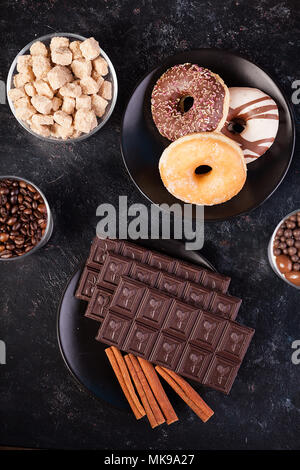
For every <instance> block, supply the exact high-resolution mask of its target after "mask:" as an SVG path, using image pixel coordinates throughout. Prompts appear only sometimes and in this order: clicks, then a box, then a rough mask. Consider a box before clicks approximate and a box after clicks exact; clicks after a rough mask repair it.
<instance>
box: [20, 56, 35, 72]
mask: <svg viewBox="0 0 300 470" xmlns="http://www.w3.org/2000/svg"><path fill="white" fill-rule="evenodd" d="M28 65H29V66H30V67H31V66H32V57H31V55H29V54H28V55H26V54H25V55H19V56H18V58H17V71H18V72H22V69H23V68H24V67H26V66H28Z"/></svg>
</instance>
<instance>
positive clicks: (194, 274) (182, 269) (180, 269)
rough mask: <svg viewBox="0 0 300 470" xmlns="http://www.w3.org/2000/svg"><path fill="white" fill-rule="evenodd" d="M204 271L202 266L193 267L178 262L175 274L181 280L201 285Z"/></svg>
mask: <svg viewBox="0 0 300 470" xmlns="http://www.w3.org/2000/svg"><path fill="white" fill-rule="evenodd" d="M204 271H205V270H204V269H202V268H201V267H200V266H192V265H190V264H186V263H184V262H182V261H176V265H175V269H174V273H175V274H176V276H178V277H179V278H181V279H184V280H186V281H191V282H195V283H199V282H200V279H201V278H202V277H203V274H204Z"/></svg>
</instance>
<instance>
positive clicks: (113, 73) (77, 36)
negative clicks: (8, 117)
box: [6, 32, 118, 144]
mask: <svg viewBox="0 0 300 470" xmlns="http://www.w3.org/2000/svg"><path fill="white" fill-rule="evenodd" d="M56 36H62V37H70V38H74V39H77V40H79V41H85V39H87V38H86V37H84V36H81V35H80V34H75V33H59V32H58V33H50V34H46V35H44V36H40V37H38V38H36V39H34V40H33V41H31V42H30V43H28V44H27V45H26V46H24V47H23V49H21V51H20V52H18V54H17V55H16V57H15V58H14V60H13V62H12V64H11V66H10V68H9V72H8V75H7V81H6V94H7V100H8V103H9V106H10V109H11V111H12V113H13V115H14V117H15V119H16V120H17V121H18V123H19V124H20V125H21V126H22V127H23V128H24V129H26V131H27V132H29V133H30V134H31V135H33V136H35V137H38V138H39V139H41V140H43V141H46V142H54V143H57V142H58V143H64V144H65V143H73V142H80V141H81V140H85V139H87V138H88V137H90V136H92V135H93V134H95V133H96V132H97V131H99V130H100V129H101V128H102V127H103V126H104V125H105V124H106V123H107V121H108V120H109V118H110V116H111V115H112V112H113V110H114V108H115V105H116V102H117V97H118V79H117V74H116V71H115V68H114V66H113V64H112V62H111V60H110V58H109V57H108V55H107V54H106V52H104V50H103V49H101V47H100V51H101V52H100V54H101V56H102V57H103V58H104V59H105V60H106V62H107V63H108V66H109V72H110V74H111V76H112V81H113V97H112V99H111V101H110V103H109V104H110V108H109V110H108V113H107V115H106V116H105V119H103V120H102V121H101V122H100V123H99V124H98V125H97V126H96V127H95V128H94V129H93V130H92V131H91V132H89V133H88V134H83V135H81V136H79V137H76V138H74V139H72V138H70V139H57V138H55V137H43V136H41V135H39V134H37V133H35V132H33V131H32V130H31V129H30V128H29V127H27V126H26V124H25V122H24V121H22V120H21V119H19V118H18V117H17V116H16V114H15V107H14V104H13V102H12V100H11V98H10V97H9V94H8V92H9V91H10V90H11V89H12V86H11V84H12V79H13V75H14V71H15V69H16V65H17V60H18V57H19V56H20V55H24V53H25V52H27V51H28V50H29V49H30V47H31V46H32V44H34V43H35V42H37V41H41V42H43V41H48V40H49V39H51V38H53V37H56Z"/></svg>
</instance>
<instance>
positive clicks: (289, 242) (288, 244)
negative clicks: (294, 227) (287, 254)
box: [286, 238, 295, 246]
mask: <svg viewBox="0 0 300 470" xmlns="http://www.w3.org/2000/svg"><path fill="white" fill-rule="evenodd" d="M294 243H295V242H294V239H293V238H288V239H287V240H286V244H287V246H294Z"/></svg>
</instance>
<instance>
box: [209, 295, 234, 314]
mask: <svg viewBox="0 0 300 470" xmlns="http://www.w3.org/2000/svg"><path fill="white" fill-rule="evenodd" d="M241 303H242V301H241V299H238V298H237V297H233V296H232V295H224V294H219V293H218V292H215V293H214V294H213V296H212V299H211V303H210V306H209V310H211V311H212V312H213V313H217V314H218V315H221V316H222V317H224V318H228V319H230V320H235V319H236V316H237V314H238V311H239V308H240V306H241Z"/></svg>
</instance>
